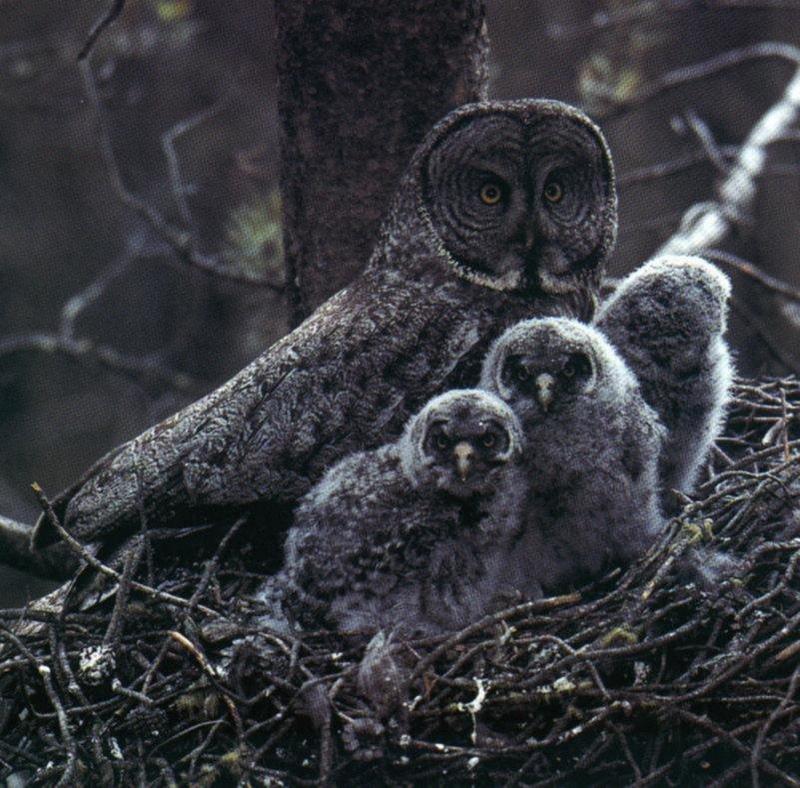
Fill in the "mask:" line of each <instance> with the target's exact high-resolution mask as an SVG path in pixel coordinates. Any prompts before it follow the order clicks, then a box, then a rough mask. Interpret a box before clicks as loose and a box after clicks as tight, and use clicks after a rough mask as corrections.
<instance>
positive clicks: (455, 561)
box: [283, 389, 525, 634]
mask: <svg viewBox="0 0 800 788" xmlns="http://www.w3.org/2000/svg"><path fill="white" fill-rule="evenodd" d="M521 441H522V436H521V432H520V428H519V424H518V422H517V420H516V418H515V417H514V414H513V413H512V412H511V410H510V409H509V408H508V407H507V406H506V405H505V404H504V403H503V402H501V401H500V400H499V399H497V398H496V397H495V396H493V395H491V394H489V393H488V392H484V391H478V390H475V389H467V390H455V391H451V392H448V393H446V394H442V395H441V396H439V397H436V398H434V399H433V400H431V401H430V402H429V403H428V404H427V405H426V406H425V407H424V408H423V409H422V411H421V412H420V413H419V414H418V415H417V416H415V417H414V418H412V419H411V421H410V422H409V424H408V426H407V428H406V430H405V432H404V434H403V436H402V437H401V438H400V439H399V440H398V441H397V442H396V443H391V444H388V445H386V446H383V447H382V448H380V449H376V450H373V451H367V452H359V453H357V454H352V455H350V456H349V457H346V458H345V459H343V460H342V461H341V462H339V463H338V464H337V465H335V466H334V467H333V468H331V469H330V470H329V471H328V473H326V474H325V475H324V476H323V477H322V479H321V480H320V482H319V483H318V484H317V485H316V486H315V487H313V488H312V489H311V491H310V492H309V493H308V494H307V495H306V496H305V498H303V500H302V502H301V504H300V506H299V508H298V510H297V512H296V515H295V525H294V527H293V528H292V529H291V531H290V532H289V537H288V539H287V542H286V566H285V569H284V573H283V575H284V578H285V579H286V580H288V583H287V588H286V592H285V593H286V600H287V602H288V607H289V608H290V610H291V612H292V613H293V614H294V616H295V617H296V618H297V619H298V620H299V621H300V622H301V623H306V624H309V625H312V626H313V625H319V624H326V625H328V626H332V627H335V628H336V629H338V630H340V631H354V632H372V631H376V630H379V629H384V628H385V629H394V628H399V629H400V630H401V631H402V632H403V633H405V634H413V633H426V634H430V633H436V632H441V631H444V630H447V629H454V628H458V627H461V626H464V625H466V624H467V623H469V622H471V621H474V620H475V619H477V618H478V617H480V616H481V615H483V614H484V613H486V612H487V611H488V610H489V609H490V608H491V606H492V601H493V600H494V599H495V598H497V597H498V596H499V595H502V592H503V590H504V588H503V580H504V578H503V572H502V571H501V570H502V567H501V566H500V565H499V559H500V558H501V556H502V555H503V554H504V553H505V552H507V547H504V545H506V544H507V543H508V541H509V540H510V539H511V538H512V537H513V536H514V535H515V534H516V532H517V530H518V528H519V524H520V521H519V514H520V503H521V501H520V496H521V495H524V491H525V485H524V483H523V481H522V479H521V478H520V457H521Z"/></svg>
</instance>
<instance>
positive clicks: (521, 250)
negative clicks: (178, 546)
mask: <svg viewBox="0 0 800 788" xmlns="http://www.w3.org/2000/svg"><path fill="white" fill-rule="evenodd" d="M615 228H616V196H615V190H614V178H613V170H612V163H611V159H610V156H609V152H608V149H607V147H606V143H605V141H604V139H603V136H602V134H601V133H600V131H599V130H598V128H597V127H596V126H595V125H594V124H593V123H592V122H591V121H590V120H589V119H588V118H587V117H586V116H585V115H583V114H582V113H581V112H579V111H578V110H576V109H574V108H572V107H569V106H567V105H564V104H561V103H558V102H554V101H540V100H524V101H509V102H485V103H477V104H472V105H466V106H464V107H462V108H460V109H458V110H455V111H454V112H452V113H450V114H449V115H448V116H446V117H445V118H444V119H443V120H442V121H441V122H440V123H439V124H438V125H436V126H435V127H434V128H433V130H432V131H431V132H430V133H429V134H428V135H427V136H426V137H425V139H424V140H423V142H422V143H421V145H420V146H419V148H418V149H417V150H416V152H415V154H414V156H413V157H412V160H411V162H410V165H409V167H408V170H407V172H406V174H405V175H404V177H403V178H402V180H401V183H400V185H399V188H398V191H397V194H396V196H395V199H394V203H393V207H392V209H391V211H390V213H389V216H388V218H387V220H386V222H385V224H384V227H383V230H382V234H381V238H380V241H379V243H378V244H377V246H376V248H375V250H374V253H373V254H372V257H371V259H370V261H369V263H368V265H367V267H366V269H365V270H364V272H363V274H362V275H361V276H359V277H358V278H357V279H356V280H355V281H354V282H353V283H352V284H351V285H350V286H348V287H347V288H345V289H344V290H341V291H340V292H339V293H337V294H336V295H335V296H333V297H332V298H331V299H330V300H329V301H327V302H326V303H325V304H323V305H322V306H321V307H320V308H319V309H318V310H317V311H316V312H315V313H314V314H313V315H312V316H311V317H309V318H308V319H307V320H306V321H305V322H304V323H303V324H302V325H301V326H299V327H298V328H297V329H296V330H294V331H293V332H292V333H290V334H289V335H287V336H286V337H284V338H283V339H281V340H279V341H278V342H277V343H275V344H274V345H273V346H272V347H270V348H269V349H268V350H266V351H265V352H264V353H263V354H262V355H261V356H260V357H259V358H257V359H256V360H255V361H253V362H252V363H251V364H250V365H249V366H248V367H246V368H245V369H244V370H242V371H241V372H240V373H239V374H237V375H236V376H235V377H234V378H233V379H231V380H230V381H228V382H227V383H226V384H224V385H223V386H221V387H220V388H218V389H217V390H216V391H214V392H212V393H211V394H209V395H207V396H206V397H204V398H203V399H201V400H199V401H198V402H196V403H194V404H192V405H190V406H188V407H187V408H185V409H184V410H182V411H180V412H179V413H177V414H175V415H173V416H172V417H170V418H168V419H166V420H165V421H163V422H161V423H160V424H158V425H156V426H155V427H152V428H151V429H149V430H148V431H147V432H145V433H143V434H142V435H140V436H139V437H137V438H135V439H134V440H132V441H130V442H129V443H127V444H125V445H123V446H122V447H120V448H118V449H117V450H115V451H113V452H111V453H110V454H109V455H107V456H106V457H104V458H103V459H102V460H100V461H99V463H98V464H96V465H95V466H94V467H93V468H92V469H91V470H89V471H88V473H87V474H86V475H85V476H84V477H83V478H82V479H81V480H80V481H79V482H78V483H77V484H75V485H74V486H73V487H72V488H71V489H69V490H67V491H66V492H65V493H63V494H62V495H61V496H60V497H59V498H58V499H57V500H56V502H55V509H56V512H57V514H59V515H60V516H61V518H62V521H63V522H64V523H65V525H66V527H67V528H68V530H70V531H71V532H72V534H73V535H74V536H76V537H77V538H79V539H81V540H83V541H86V542H98V541H100V542H103V543H105V544H108V543H109V542H110V541H114V540H116V539H119V538H122V537H124V536H125V535H126V534H129V533H131V532H132V531H133V530H135V529H138V528H139V525H138V522H139V518H140V514H139V508H140V507H139V505H138V504H137V500H141V501H142V503H143V509H144V512H145V515H146V517H147V522H148V524H149V525H154V524H163V523H167V524H168V525H172V524H176V523H179V522H181V521H183V522H185V521H186V520H187V518H188V519H189V520H192V519H193V518H196V517H198V516H202V515H203V513H204V512H206V511H208V510H210V509H211V510H213V509H215V508H217V507H230V506H236V505H241V504H247V503H250V502H254V501H262V502H264V504H265V505H266V508H267V512H269V510H270V509H269V507H270V506H271V505H272V504H276V505H283V506H284V507H285V506H286V505H291V504H293V503H294V502H296V500H297V499H298V498H299V497H300V496H301V495H303V494H304V493H305V492H306V491H307V490H308V489H309V487H310V486H311V485H312V484H313V483H314V482H315V481H316V480H317V479H318V478H319V477H320V476H321V474H322V473H323V471H324V470H325V469H326V468H327V467H328V466H330V465H331V464H332V463H334V462H335V461H336V460H338V459H340V458H341V457H343V456H345V455H346V454H349V453H351V452H353V451H358V450H363V449H368V448H373V447H376V446H380V445H382V444H383V443H385V442H386V441H387V440H390V439H393V438H395V437H397V436H398V435H399V434H400V432H401V430H402V427H403V424H404V423H405V421H406V419H407V418H408V416H409V414H411V413H414V412H416V411H417V410H418V409H419V408H420V407H421V406H422V405H423V404H424V403H425V402H427V401H428V399H430V398H431V396H433V395H435V394H437V393H438V392H440V391H443V390H446V389H448V388H453V387H455V386H470V385H474V384H475V383H476V382H477V378H478V374H479V369H480V362H481V358H482V357H483V355H484V354H485V352H486V350H487V348H488V346H489V343H490V342H491V340H492V339H493V338H494V337H495V336H496V335H497V334H498V333H499V332H500V331H502V330H503V329H504V328H505V327H506V326H508V325H510V324H511V323H513V322H516V321H518V320H520V319H521V318H524V317H528V316H531V315H538V314H567V315H576V316H582V317H583V318H589V317H590V316H591V314H592V313H593V310H594V304H595V300H596V294H597V290H598V283H599V281H600V278H601V275H602V271H603V263H604V260H605V258H606V256H607V254H608V252H609V249H610V247H611V246H612V243H613V239H614V235H615ZM267 519H268V520H269V521H270V523H271V524H272V525H271V527H275V526H274V524H275V522H276V520H277V518H276V517H267ZM54 538H55V535H54V534H53V533H52V532H51V530H50V528H49V526H48V524H47V522H46V521H40V524H39V525H38V527H37V530H36V533H35V536H34V540H33V541H34V545H36V546H44V545H46V544H48V543H49V542H51V541H53V540H54Z"/></svg>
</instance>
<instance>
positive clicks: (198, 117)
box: [161, 104, 224, 227]
mask: <svg viewBox="0 0 800 788" xmlns="http://www.w3.org/2000/svg"><path fill="white" fill-rule="evenodd" d="M223 108H224V106H223V104H216V105H214V106H212V107H207V108H206V109H203V110H200V112H196V113H195V114H194V115H192V116H190V117H188V118H186V119H184V120H181V121H178V122H177V123H176V124H175V125H174V126H172V127H171V128H169V129H167V130H166V131H165V132H164V133H163V134H162V135H161V149H162V150H163V151H164V157H165V158H166V160H167V169H168V170H169V183H170V188H171V189H172V197H173V199H174V200H175V205H176V206H177V208H178V213H179V214H180V216H181V220H182V221H183V223H184V224H185V225H186V226H187V227H192V226H193V225H194V221H193V219H192V212H191V210H190V209H189V203H188V201H187V200H186V192H187V189H186V186H184V183H183V178H182V176H181V165H180V159H179V158H178V152H177V151H176V150H175V141H176V140H177V139H178V137H181V136H183V135H184V134H186V133H188V132H190V131H192V130H193V129H195V128H197V127H198V126H199V125H201V124H202V123H205V122H206V121H207V120H210V119H211V118H213V117H215V116H216V115H219V113H220V112H222V110H223Z"/></svg>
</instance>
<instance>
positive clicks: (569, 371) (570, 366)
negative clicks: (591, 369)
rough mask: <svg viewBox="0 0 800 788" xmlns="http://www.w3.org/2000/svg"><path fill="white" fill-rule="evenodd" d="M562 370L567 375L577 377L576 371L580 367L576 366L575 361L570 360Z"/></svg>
mask: <svg viewBox="0 0 800 788" xmlns="http://www.w3.org/2000/svg"><path fill="white" fill-rule="evenodd" d="M562 371H563V372H564V376H565V377H568V378H573V377H575V373H576V372H577V371H578V368H577V367H576V365H575V362H574V361H568V362H567V363H566V364H565V365H564V369H563V370H562Z"/></svg>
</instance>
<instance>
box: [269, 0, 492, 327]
mask: <svg viewBox="0 0 800 788" xmlns="http://www.w3.org/2000/svg"><path fill="white" fill-rule="evenodd" d="M276 11H277V13H276V16H277V19H276V21H277V28H278V42H279V50H278V75H279V83H280V87H279V98H278V109H279V112H280V115H281V120H282V124H283V171H282V190H283V205H284V237H285V250H286V263H287V269H288V271H289V275H290V279H291V282H292V294H291V295H292V301H293V319H294V321H295V323H297V322H300V321H301V320H302V319H303V318H304V317H305V316H306V315H308V314H309V313H310V312H311V311H313V310H314V309H315V308H316V307H317V306H318V305H319V304H320V303H322V302H323V301H325V300H326V299H327V298H328V297H330V296H331V295H332V294H333V293H335V292H336V291H337V290H339V289H341V288H342V287H343V286H345V285H346V284H347V283H348V282H349V281H351V279H352V278H353V277H354V276H355V275H356V274H357V273H358V272H359V271H360V270H361V269H362V268H363V266H364V265H365V264H366V262H367V259H368V257H369V253H370V251H371V249H372V247H373V245H374V243H375V241H376V239H377V236H378V231H379V226H380V221H381V218H382V217H383V215H384V214H385V212H386V209H387V206H388V203H389V200H390V198H391V195H392V192H393V190H394V187H395V184H396V182H397V180H398V177H399V176H400V174H401V172H402V170H403V168H404V166H405V163H406V162H407V160H408V159H409V157H410V155H411V152H412V151H413V149H414V148H415V146H416V145H417V143H418V142H419V141H420V139H421V138H422V136H423V135H424V134H425V132H426V131H427V130H428V129H429V128H430V127H431V126H432V125H433V124H434V123H435V122H436V121H437V120H438V119H439V118H441V117H442V116H443V115H444V114H446V113H447V112H448V111H449V110H451V109H453V108H454V107H456V106H458V105H460V104H464V103H466V102H469V101H475V100H478V99H481V98H485V96H486V90H487V81H488V80H487V67H486V59H487V53H488V39H487V35H486V25H485V4H484V0H440V1H438V2H435V3H434V2H430V0H332V1H331V2H324V3H322V2H319V0H278V2H277V4H276Z"/></svg>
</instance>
